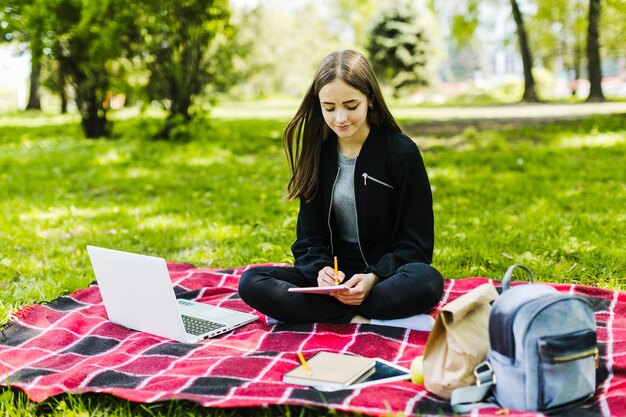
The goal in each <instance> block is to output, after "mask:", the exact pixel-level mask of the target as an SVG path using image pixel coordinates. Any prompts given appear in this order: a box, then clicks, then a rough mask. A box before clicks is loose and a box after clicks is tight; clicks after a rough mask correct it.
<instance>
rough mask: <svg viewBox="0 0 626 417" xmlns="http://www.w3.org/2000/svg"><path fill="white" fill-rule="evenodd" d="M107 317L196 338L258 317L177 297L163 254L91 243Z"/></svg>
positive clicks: (138, 327) (136, 326)
mask: <svg viewBox="0 0 626 417" xmlns="http://www.w3.org/2000/svg"><path fill="white" fill-rule="evenodd" d="M87 252H88V253H89V259H91V265H92V266H93V270H94V273H95V274H96V280H97V281H98V286H99V287H100V293H101V294H102V300H103V301H104V306H105V308H106V312H107V314H108V316H109V320H111V321H112V322H114V323H117V324H120V325H122V326H125V327H127V328H129V329H133V330H140V331H142V332H146V333H152V334H155V335H158V336H163V337H167V338H169V339H174V340H177V341H179V342H183V343H193V342H197V341H199V340H202V339H206V338H209V337H214V336H217V335H219V334H222V333H225V332H229V331H231V330H233V329H235V328H237V327H240V326H243V325H244V324H247V323H250V322H252V321H254V320H256V319H257V316H255V315H254V314H248V313H242V312H240V311H235V310H231V309H227V308H222V307H217V306H212V305H210V304H204V303H198V302H194V301H189V300H183V299H176V296H175V294H174V288H173V287H172V281H171V279H170V275H169V272H168V270H167V265H166V263H165V259H163V258H157V257H154V256H146V255H138V254H135V253H129V252H122V251H118V250H113V249H105V248H99V247H97V246H90V245H89V246H87Z"/></svg>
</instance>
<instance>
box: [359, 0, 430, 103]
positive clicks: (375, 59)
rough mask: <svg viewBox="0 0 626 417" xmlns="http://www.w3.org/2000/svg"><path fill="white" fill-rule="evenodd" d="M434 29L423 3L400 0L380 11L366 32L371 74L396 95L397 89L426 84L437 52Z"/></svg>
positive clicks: (427, 8) (428, 10)
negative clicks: (377, 17) (379, 14)
mask: <svg viewBox="0 0 626 417" xmlns="http://www.w3.org/2000/svg"><path fill="white" fill-rule="evenodd" d="M438 34H439V31H438V26H437V24H436V19H435V17H434V14H433V13H432V10H431V9H430V8H429V7H428V6H427V4H426V2H425V1H411V0H401V1H398V2H394V3H393V6H391V7H389V8H388V9H386V10H385V11H383V13H382V15H381V17H380V19H379V20H378V21H377V22H376V23H375V24H374V27H373V29H372V31H371V33H370V43H369V46H368V53H369V57H370V61H371V63H372V67H373V68H374V71H375V72H376V74H377V75H378V77H379V78H380V79H381V81H382V82H385V83H389V84H390V85H391V86H392V87H393V90H394V94H395V95H396V96H397V95H398V93H399V92H400V90H401V89H403V88H406V87H411V86H419V85H427V84H429V83H430V81H431V79H432V77H433V73H432V70H433V68H434V67H435V65H436V64H437V63H438V59H439V58H440V56H439V55H438V51H440V50H441V48H440V44H439V43H438Z"/></svg>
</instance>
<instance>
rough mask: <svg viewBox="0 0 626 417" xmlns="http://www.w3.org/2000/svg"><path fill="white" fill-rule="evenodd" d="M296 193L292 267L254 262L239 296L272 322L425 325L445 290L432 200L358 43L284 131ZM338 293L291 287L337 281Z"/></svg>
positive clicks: (329, 69) (325, 68)
mask: <svg viewBox="0 0 626 417" xmlns="http://www.w3.org/2000/svg"><path fill="white" fill-rule="evenodd" d="M283 139H284V147H285V152H286V154H287V158H288V161H289V165H290V168H291V180H290V181H289V184H288V187H287V191H288V197H289V198H298V199H299V200H300V212H299V214H298V224H297V231H296V234H297V238H296V241H295V243H294V244H293V246H292V247H291V249H292V252H293V256H294V260H295V263H294V266H293V267H257V268H252V269H250V270H248V271H246V272H245V273H244V274H243V275H242V277H241V281H240V283H239V294H240V296H241V298H242V299H243V300H244V301H245V302H246V303H247V304H248V305H250V306H251V307H253V308H255V309H256V310H258V311H260V312H262V313H264V314H266V315H267V316H268V317H269V318H270V319H269V320H270V322H272V320H271V319H275V321H280V322H286V323H312V322H326V323H373V324H387V325H393V326H400V327H407V328H419V329H423V328H424V327H427V328H428V330H429V329H430V327H431V326H432V323H433V320H432V318H431V317H430V316H426V315H423V314H422V313H425V312H427V311H428V310H430V309H431V308H432V307H434V306H435V305H436V304H437V302H438V301H439V300H440V299H441V296H442V294H443V279H442V277H441V274H440V273H439V272H438V271H437V270H436V269H435V268H433V267H432V266H430V262H431V259H432V253H433V244H434V233H433V210H432V195H431V190H430V184H429V181H428V176H427V174H426V169H425V167H424V163H423V161H422V157H421V155H420V152H419V150H418V148H417V146H416V145H415V143H414V142H413V141H411V140H410V139H409V138H408V137H407V136H405V135H404V134H402V132H401V130H400V127H399V126H398V124H397V123H396V121H395V120H394V118H393V116H392V115H391V113H390V112H389V109H388V108H387V105H386V104H385V100H384V98H383V96H382V93H381V91H380V87H379V85H378V81H377V80H376V77H375V76H374V73H373V71H372V68H371V66H370V64H369V63H368V62H367V60H366V58H365V57H364V56H363V55H361V54H360V53H358V52H356V51H352V50H344V51H335V52H332V53H331V54H329V55H328V56H326V57H325V58H324V59H323V60H322V62H321V63H320V65H319V67H318V69H317V72H316V74H315V78H314V79H313V83H312V84H311V86H310V87H309V90H308V92H307V93H306V96H305V97H304V100H303V101H302V104H301V105H300V108H299V109H298V111H297V113H296V115H295V116H294V118H293V120H292V121H291V122H290V123H289V125H288V126H287V128H286V129H285V132H284V134H283ZM335 256H336V257H337V259H338V264H339V272H338V279H339V282H341V283H343V284H345V285H346V286H347V287H349V289H346V290H342V291H338V292H333V293H331V294H330V295H319V294H316V295H313V294H302V293H293V292H288V289H289V288H290V287H310V286H330V285H334V284H335V270H334V268H333V266H334V265H333V260H334V257H335Z"/></svg>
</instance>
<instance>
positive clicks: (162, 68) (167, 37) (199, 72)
mask: <svg viewBox="0 0 626 417" xmlns="http://www.w3.org/2000/svg"><path fill="white" fill-rule="evenodd" d="M143 9H144V10H143V12H144V13H143V14H142V16H143V17H140V18H139V25H140V26H141V28H142V31H143V39H144V41H143V47H144V48H145V53H146V56H145V57H144V59H145V61H146V67H147V69H148V71H149V72H150V79H149V81H148V85H147V90H148V94H149V97H150V98H152V99H156V100H163V99H164V100H165V101H164V102H165V103H166V107H167V109H168V110H169V114H168V116H167V119H166V123H165V126H164V127H163V129H162V130H161V132H160V133H159V134H158V137H160V138H163V139H165V138H168V137H169V135H170V132H171V130H172V128H173V127H175V126H177V125H179V124H181V123H182V124H187V123H188V122H189V121H191V119H192V113H191V110H190V109H191V106H192V104H193V98H194V97H195V96H197V95H199V94H201V93H202V92H203V90H204V88H205V87H206V86H207V85H209V84H212V85H219V84H226V83H228V82H229V81H230V78H229V77H228V76H227V74H228V73H229V70H230V63H231V56H230V50H229V48H227V45H228V42H229V41H230V40H231V39H232V37H233V36H234V27H233V26H232V25H231V24H230V23H229V18H230V9H229V7H228V2H227V1H226V0H187V1H183V2H181V1H179V0H167V1H159V2H152V1H146V2H145V3H144V5H143Z"/></svg>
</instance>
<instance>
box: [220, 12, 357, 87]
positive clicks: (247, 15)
mask: <svg viewBox="0 0 626 417" xmlns="http://www.w3.org/2000/svg"><path fill="white" fill-rule="evenodd" d="M281 5H283V6H284V2H280V1H278V0H263V1H262V2H259V4H258V5H257V6H256V7H255V8H253V9H251V10H246V9H233V18H234V21H235V22H236V24H237V26H238V29H237V35H236V40H235V45H234V47H235V49H236V51H235V57H234V61H235V62H234V66H235V70H236V74H235V75H236V76H238V77H240V80H241V81H240V82H238V83H237V85H236V86H235V87H234V88H233V89H231V90H230V92H231V93H234V94H244V95H248V96H257V97H258V96H268V95H272V94H276V93H279V94H288V95H294V96H300V95H301V94H304V92H305V91H306V88H307V87H308V85H309V84H310V83H311V79H312V78H313V73H314V72H315V68H316V66H317V65H318V64H319V61H320V60H321V59H322V57H323V56H324V55H326V54H327V53H328V52H330V51H332V50H333V49H338V48H340V47H341V46H340V43H339V41H338V39H337V36H336V33H333V31H331V30H330V29H329V22H328V21H327V20H326V19H324V18H323V16H321V15H320V9H319V8H318V7H314V6H313V5H311V4H300V5H299V6H293V7H288V8H285V7H283V6H281ZM277 43H279V44H277ZM351 45H352V44H351Z"/></svg>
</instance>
